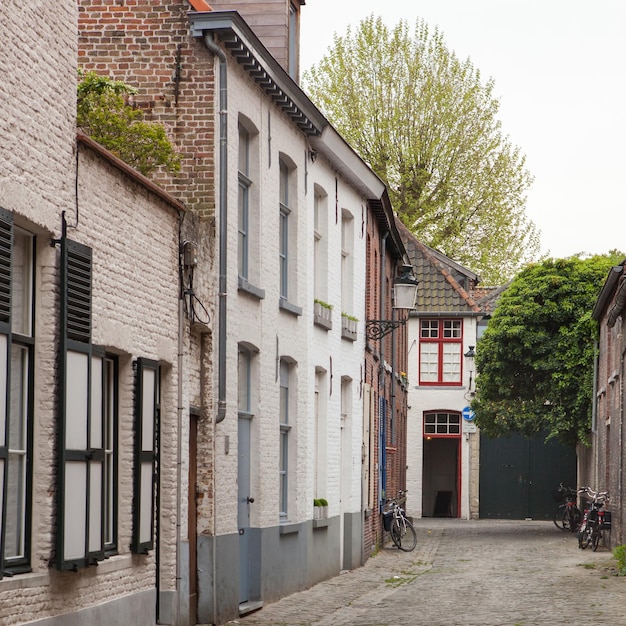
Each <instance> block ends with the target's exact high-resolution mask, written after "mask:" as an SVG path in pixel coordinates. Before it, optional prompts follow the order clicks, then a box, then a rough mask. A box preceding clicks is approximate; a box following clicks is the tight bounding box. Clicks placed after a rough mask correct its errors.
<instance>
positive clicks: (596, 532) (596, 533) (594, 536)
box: [591, 528, 602, 552]
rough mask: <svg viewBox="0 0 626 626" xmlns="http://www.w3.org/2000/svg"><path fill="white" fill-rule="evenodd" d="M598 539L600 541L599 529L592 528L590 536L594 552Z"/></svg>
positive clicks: (600, 532)
mask: <svg viewBox="0 0 626 626" xmlns="http://www.w3.org/2000/svg"><path fill="white" fill-rule="evenodd" d="M600 539H602V531H601V530H600V529H599V528H594V529H593V533H592V534H591V548H592V550H593V551H594V552H595V551H596V550H597V549H598V545H599V544H600Z"/></svg>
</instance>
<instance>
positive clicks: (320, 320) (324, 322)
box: [313, 314, 333, 330]
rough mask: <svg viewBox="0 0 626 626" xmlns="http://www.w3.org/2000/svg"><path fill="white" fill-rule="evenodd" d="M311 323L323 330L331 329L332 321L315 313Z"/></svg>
mask: <svg viewBox="0 0 626 626" xmlns="http://www.w3.org/2000/svg"><path fill="white" fill-rule="evenodd" d="M313 323H314V324H315V325H316V326H319V327H320V328H323V329H324V330H332V329H333V323H332V321H331V320H328V319H326V318H325V317H321V316H320V315H317V314H315V315H314V316H313Z"/></svg>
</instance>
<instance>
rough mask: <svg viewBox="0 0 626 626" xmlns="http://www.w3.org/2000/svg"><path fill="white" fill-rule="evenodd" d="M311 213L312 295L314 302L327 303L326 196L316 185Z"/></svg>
mask: <svg viewBox="0 0 626 626" xmlns="http://www.w3.org/2000/svg"><path fill="white" fill-rule="evenodd" d="M313 212H314V228H313V264H314V270H313V271H314V274H313V276H314V285H313V293H314V298H315V299H316V300H321V301H322V302H328V195H327V194H326V193H325V192H324V191H323V189H321V187H318V186H317V185H316V186H315V195H314V200H313Z"/></svg>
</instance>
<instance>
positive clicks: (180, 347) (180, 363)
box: [174, 293, 184, 626]
mask: <svg viewBox="0 0 626 626" xmlns="http://www.w3.org/2000/svg"><path fill="white" fill-rule="evenodd" d="M183 319H184V308H183V295H182V293H181V295H180V297H179V299H178V362H177V367H178V376H177V378H178V381H177V387H178V388H177V405H178V409H177V429H178V430H177V433H178V434H177V437H176V606H175V611H176V614H175V617H174V624H175V626H179V625H180V603H181V600H182V598H181V593H180V581H181V562H180V555H181V547H182V542H181V536H180V527H181V511H182V432H183V331H184V322H183Z"/></svg>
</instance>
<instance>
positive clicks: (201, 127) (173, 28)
mask: <svg viewBox="0 0 626 626" xmlns="http://www.w3.org/2000/svg"><path fill="white" fill-rule="evenodd" d="M78 5H79V14H78V15H79V17H78V30H79V45H78V55H79V59H78V65H79V68H82V69H85V70H95V71H96V72H98V73H100V74H103V75H109V76H111V77H112V78H114V79H116V80H122V81H124V82H126V83H128V84H130V85H132V86H133V87H136V88H137V89H138V91H139V93H138V94H137V96H136V97H135V99H134V100H135V103H136V104H137V105H138V106H140V107H141V108H142V109H144V111H145V112H146V120H154V121H159V122H161V123H163V124H164V125H165V127H166V130H167V133H168V136H169V137H170V139H171V140H172V141H173V142H174V143H175V145H176V147H177V150H178V151H179V152H180V153H181V155H182V168H181V172H180V173H179V174H175V175H173V174H171V173H168V172H164V171H160V172H157V173H156V174H155V176H154V177H153V178H154V179H155V182H158V183H159V184H161V185H162V186H163V187H164V188H165V189H166V190H167V191H169V192H170V193H172V194H174V195H175V196H176V197H178V198H180V199H181V200H182V201H183V202H185V204H187V206H189V207H190V208H194V209H195V210H196V211H197V212H198V213H199V214H200V215H201V216H202V217H210V216H212V215H213V214H214V210H215V201H214V185H213V180H214V169H215V162H214V154H215V110H214V107H215V103H214V97H213V94H214V80H215V78H214V73H213V68H214V63H213V58H212V55H211V54H210V53H209V52H208V51H207V50H206V48H205V46H204V44H203V43H202V41H200V40H195V39H193V38H191V37H190V36H189V25H188V18H187V12H188V11H189V10H190V6H189V3H188V2H187V1H186V0H170V1H169V2H159V3H155V2H153V1H151V0H125V1H124V3H119V2H118V1H117V0H78Z"/></svg>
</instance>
